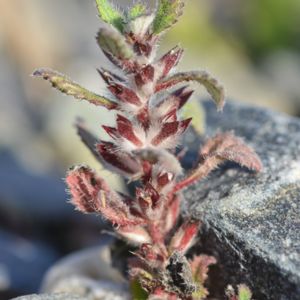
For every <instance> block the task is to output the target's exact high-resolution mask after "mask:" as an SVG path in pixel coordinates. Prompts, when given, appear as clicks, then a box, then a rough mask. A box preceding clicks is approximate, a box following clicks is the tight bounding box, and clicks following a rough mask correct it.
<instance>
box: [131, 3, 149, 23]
mask: <svg viewBox="0 0 300 300" xmlns="http://www.w3.org/2000/svg"><path fill="white" fill-rule="evenodd" d="M145 12H146V6H145V5H143V4H141V3H137V4H135V5H134V6H133V7H132V8H131V10H130V11H129V19H130V20H133V19H136V18H138V17H140V16H141V15H142V14H144V13H145Z"/></svg>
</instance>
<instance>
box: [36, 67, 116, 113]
mask: <svg viewBox="0 0 300 300" xmlns="http://www.w3.org/2000/svg"><path fill="white" fill-rule="evenodd" d="M33 76H35V77H42V78H44V79H45V80H48V81H49V82H50V83H51V84H52V86H53V87H54V88H56V89H58V90H59V91H61V92H62V93H64V94H67V95H70V96H73V97H75V98H76V99H80V100H86V101H88V102H90V103H92V104H95V105H97V106H104V107H106V108H107V109H109V110H111V109H116V108H117V107H118V104H117V103H115V102H113V101H111V100H109V99H107V98H105V97H103V96H99V95H97V94H95V93H93V92H91V91H89V90H87V89H85V88H83V87H82V86H80V85H79V84H77V83H75V82H73V81H71V80H70V79H69V78H68V77H66V76H65V75H62V74H60V73H58V72H56V71H53V70H50V69H38V70H36V71H34V73H33Z"/></svg>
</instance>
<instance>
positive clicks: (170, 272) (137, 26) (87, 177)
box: [34, 0, 262, 300]
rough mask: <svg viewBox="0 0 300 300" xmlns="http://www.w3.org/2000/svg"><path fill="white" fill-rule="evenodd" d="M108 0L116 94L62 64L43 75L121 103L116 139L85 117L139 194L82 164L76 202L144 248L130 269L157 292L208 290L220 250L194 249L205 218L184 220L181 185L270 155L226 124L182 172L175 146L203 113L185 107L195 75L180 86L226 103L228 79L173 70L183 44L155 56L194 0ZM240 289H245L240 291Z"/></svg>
mask: <svg viewBox="0 0 300 300" xmlns="http://www.w3.org/2000/svg"><path fill="white" fill-rule="evenodd" d="M108 1H109V0H96V4H97V8H98V11H99V16H100V17H101V18H102V20H103V21H104V22H106V23H107V25H105V27H104V28H102V29H100V31H99V32H98V35H97V42H98V44H99V46H100V48H101V49H102V51H103V53H104V55H105V56H106V57H107V58H108V59H109V60H110V61H111V62H112V63H113V64H114V65H115V66H116V67H117V68H118V69H119V72H117V73H116V74H115V73H114V72H111V71H109V70H105V69H103V68H100V69H99V70H98V72H99V74H100V75H101V77H102V79H103V81H104V82H105V83H106V86H107V90H108V91H110V93H111V94H112V95H111V96H112V98H113V99H116V100H110V99H108V98H106V97H102V96H99V95H97V94H94V93H92V92H90V91H88V90H86V89H84V88H83V87H81V86H80V85H78V84H76V83H74V82H72V81H71V80H70V79H68V78H67V77H65V76H64V75H61V74H59V73H57V72H55V71H51V70H44V69H40V70H37V71H36V72H35V73H34V75H35V76H38V77H43V78H44V79H46V80H48V81H49V82H51V83H52V85H53V86H54V87H56V88H57V89H58V90H60V91H61V92H63V93H65V94H67V95H73V96H74V97H75V98H77V99H84V100H87V101H89V102H91V103H93V104H96V105H98V106H104V107H106V108H107V109H109V110H117V111H118V113H117V114H114V116H115V126H114V127H110V126H106V125H105V124H101V125H102V127H103V129H104V130H105V131H106V133H107V134H108V135H109V136H110V138H112V140H113V142H111V141H99V140H98V139H97V137H95V136H94V135H93V134H92V133H90V132H89V131H88V130H87V129H86V127H85V124H84V123H83V122H82V121H78V122H77V124H76V127H77V132H78V134H79V136H80V138H81V139H82V141H83V143H84V144H85V145H86V146H87V147H88V148H89V149H90V151H91V152H92V153H93V154H94V156H95V157H96V158H97V159H98V160H99V161H100V163H102V164H103V165H104V166H105V167H107V168H108V169H111V170H113V171H114V172H116V173H117V174H120V175H122V176H124V177H125V178H127V179H129V180H130V181H135V183H134V184H133V185H132V188H133V189H134V191H133V193H132V195H134V197H132V196H126V195H124V194H122V193H119V192H116V191H113V190H112V189H110V187H109V186H108V185H107V184H106V183H105V181H104V180H103V179H102V178H101V177H99V176H98V175H97V174H95V172H94V171H92V170H91V169H90V168H88V167H76V168H74V169H72V170H71V171H70V172H68V174H67V177H66V182H67V185H68V187H69V190H70V193H71V195H72V200H71V202H72V203H73V204H74V205H75V206H76V207H77V208H78V209H79V210H80V211H82V212H86V213H97V214H100V215H101V216H102V217H104V218H105V219H107V220H108V221H109V222H110V223H112V224H113V225H114V224H115V225H117V226H116V227H115V228H114V231H115V232H116V234H117V236H119V237H120V238H122V239H124V240H126V241H127V242H129V243H130V244H132V245H133V246H136V247H137V248H138V249H137V250H135V252H134V253H133V255H134V257H133V258H130V261H129V264H128V265H129V272H128V274H129V275H130V277H131V279H132V282H135V283H136V284H137V287H138V288H139V290H140V289H141V288H142V289H143V290H144V291H145V292H146V294H147V298H148V299H152V300H154V299H157V300H158V299H161V300H163V299H164V300H178V299H186V300H187V299H188V300H195V299H198V300H200V299H204V298H205V297H206V296H207V294H208V292H207V290H206V289H205V287H204V281H205V279H206V277H207V272H208V266H209V265H211V264H213V263H215V259H214V258H212V257H209V256H199V257H195V258H194V259H192V260H191V261H188V259H187V258H186V256H185V254H186V253H187V251H188V250H189V249H190V247H191V246H192V245H193V242H194V241H195V239H196V236H197V232H198V228H199V222H197V221H185V220H183V221H182V224H183V225H181V226H178V223H179V214H180V203H181V200H182V197H181V195H179V193H178V192H179V191H180V190H181V189H183V188H184V187H186V186H188V185H189V184H192V183H193V182H195V181H196V180H199V179H201V178H203V177H204V176H206V175H207V174H208V173H209V172H211V171H212V170H213V169H214V168H216V167H217V166H218V165H220V164H221V163H222V162H224V161H225V160H231V161H234V162H237V163H239V164H240V165H243V166H246V167H247V168H249V169H252V170H255V171H260V170H261V168H262V164H261V162H260V160H259V158H258V157H257V155H256V154H255V153H254V151H253V150H252V149H251V148H249V147H248V146H246V145H245V144H244V143H243V142H242V141H241V140H240V139H238V138H236V137H234V136H233V134H231V133H225V134H219V135H217V136H216V137H214V138H212V139H210V140H208V141H207V143H206V144H205V145H204V146H203V147H202V150H201V152H200V153H199V155H200V157H199V164H198V166H197V167H196V168H195V169H193V170H192V171H191V172H189V173H188V175H187V176H186V177H184V178H183V179H182V178H181V177H180V175H181V174H182V172H183V170H182V167H181V164H180V158H182V157H183V155H184V153H186V150H182V151H180V153H177V154H176V147H177V146H178V142H179V138H180V137H181V136H182V134H183V133H184V132H185V131H186V130H187V128H188V126H189V125H190V124H191V122H192V118H191V117H193V120H196V121H197V120H198V116H199V114H200V113H199V110H193V109H192V110H193V111H192V114H190V111H189V110H188V109H185V110H184V111H183V112H182V111H180V110H181V109H182V108H183V106H184V105H185V104H187V102H188V100H189V99H190V97H191V95H192V94H193V90H191V89H189V88H188V85H187V86H184V87H180V88H177V90H171V88H173V87H174V88H175V87H176V86H177V85H179V84H183V83H186V82H188V84H189V82H190V81H195V82H198V83H200V84H202V85H204V87H205V88H206V90H207V91H208V93H209V94H210V95H211V97H212V98H213V100H214V102H215V104H216V106H217V108H218V109H219V110H221V109H222V108H223V105H224V89H223V87H222V86H220V85H219V84H218V82H217V81H216V80H215V79H214V78H212V77H211V76H210V75H208V73H206V72H198V71H194V72H185V73H177V74H176V73H173V74H171V75H170V73H171V72H172V71H173V69H174V68H175V67H176V66H177V64H178V63H179V61H180V59H181V57H182V55H183V49H181V48H180V47H175V48H173V49H172V50H171V51H169V52H168V53H166V54H165V55H163V56H162V57H161V58H160V59H158V60H157V59H156V58H155V52H156V49H157V44H158V42H159V40H160V37H161V35H162V33H163V32H165V31H166V30H167V29H168V28H169V27H171V26H172V25H173V24H174V23H176V22H177V20H178V18H179V17H180V15H181V14H182V11H183V6H184V3H185V0H157V3H158V5H157V9H156V12H150V11H149V10H150V9H148V8H147V7H146V5H144V4H142V3H140V2H137V3H136V4H135V5H134V6H133V7H131V8H129V10H128V11H127V12H126V11H125V12H124V14H123V13H121V12H120V11H118V10H117V9H115V8H114V7H113V6H112V5H111V4H110V3H109V2H108ZM118 74H123V75H122V76H119V75H118ZM123 76H124V78H123ZM160 92H161V93H160ZM192 124H196V123H195V121H194V123H192ZM174 228H175V229H176V228H177V230H175V232H174ZM244 290H245V289H242V288H240V289H239V295H238V296H241V297H242V298H241V299H240V298H231V299H230V300H249V299H248V298H249V297H248V298H247V295H249V293H248V294H247V292H246V293H244V292H243V291H244ZM143 295H144V294H143ZM243 295H246V296H243ZM144 296H145V295H144ZM144 296H143V297H144ZM233 296H234V297H238V296H236V295H235V293H234V295H233ZM145 297H146V296H145ZM145 297H144V298H145ZM245 297H246V298H245ZM144 298H143V299H144ZM145 299H146V298H145Z"/></svg>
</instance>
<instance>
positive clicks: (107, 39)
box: [97, 28, 133, 60]
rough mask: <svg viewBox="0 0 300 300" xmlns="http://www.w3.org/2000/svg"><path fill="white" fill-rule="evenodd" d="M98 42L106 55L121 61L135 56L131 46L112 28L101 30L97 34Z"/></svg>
mask: <svg viewBox="0 0 300 300" xmlns="http://www.w3.org/2000/svg"><path fill="white" fill-rule="evenodd" d="M97 42H98V44H99V46H100V47H101V49H102V50H103V51H104V53H109V54H110V55H112V56H114V57H116V58H118V59H120V60H129V59H130V58H132V56H133V50H132V48H131V46H130V45H129V44H127V42H126V40H125V38H124V37H123V36H122V35H121V34H120V33H119V32H118V31H116V30H113V29H112V28H101V29H100V30H99V32H98V34H97Z"/></svg>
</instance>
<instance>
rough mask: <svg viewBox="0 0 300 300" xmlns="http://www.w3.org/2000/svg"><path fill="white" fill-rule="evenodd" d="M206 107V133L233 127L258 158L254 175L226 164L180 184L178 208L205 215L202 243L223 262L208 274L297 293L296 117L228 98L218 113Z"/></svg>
mask: <svg viewBox="0 0 300 300" xmlns="http://www.w3.org/2000/svg"><path fill="white" fill-rule="evenodd" d="M205 108H206V111H207V120H208V126H207V127H208V128H207V130H208V131H207V133H208V135H209V136H211V135H213V134H214V133H215V132H216V131H218V130H219V129H220V130H221V131H228V130H234V131H235V133H236V135H238V136H241V137H244V138H245V140H246V141H247V143H248V144H250V145H252V146H253V147H254V148H255V150H256V151H257V152H258V154H259V155H260V157H261V159H262V161H263V164H264V171H263V172H262V173H261V174H258V175H256V174H252V173H250V172H247V170H241V168H239V167H236V166H235V165H233V164H226V165H225V166H223V167H222V168H221V169H219V170H217V171H215V172H213V173H212V174H211V175H210V176H209V178H207V179H205V180H204V181H202V182H200V183H197V184H195V185H194V186H191V187H190V188H188V189H187V190H185V191H184V195H185V199H186V200H185V202H184V204H183V206H184V211H185V213H186V214H188V215H192V216H193V217H195V218H197V219H201V220H203V221H204V223H205V224H206V230H204V231H205V232H204V233H203V236H202V239H203V241H202V242H203V248H206V250H207V251H208V252H211V253H212V254H214V255H215V256H217V258H218V260H219V266H221V267H222V268H220V270H218V271H217V272H216V274H215V275H214V276H217V277H218V276H220V274H218V272H223V273H222V274H223V275H222V277H223V278H225V279H224V282H222V283H221V284H220V286H221V288H224V286H225V285H227V284H236V283H243V282H245V283H247V284H248V285H250V287H251V288H252V290H253V292H254V298H255V299H256V300H259V299H264V300H266V299H270V300H271V299H272V300H277V299H278V300H294V299H300V120H299V119H296V118H292V117H288V116H286V115H282V114H279V113H275V112H271V111H266V110H263V109H258V108H252V107H247V106H240V105H237V104H233V103H229V104H227V106H226V108H225V110H224V113H223V114H219V113H217V112H215V109H214V108H213V107H212V106H211V105H210V104H209V103H205ZM194 144H195V143H194ZM193 147H194V145H193ZM198 250H199V251H200V250H202V249H198Z"/></svg>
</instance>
